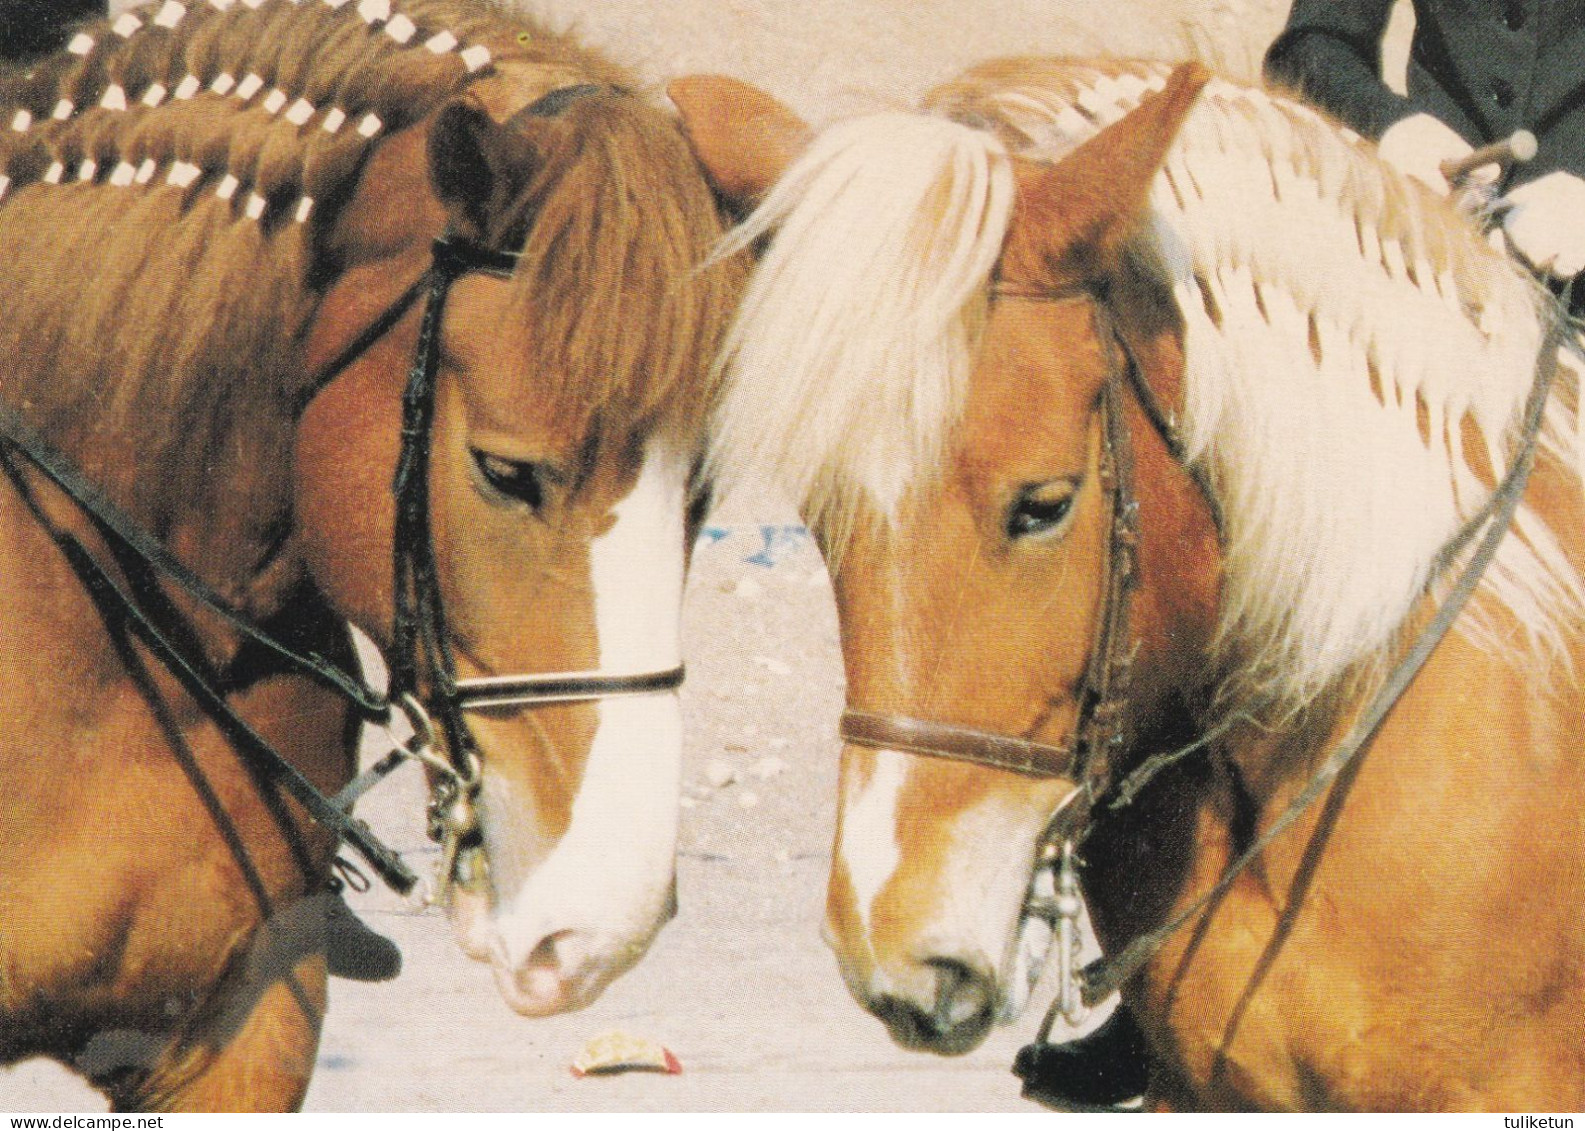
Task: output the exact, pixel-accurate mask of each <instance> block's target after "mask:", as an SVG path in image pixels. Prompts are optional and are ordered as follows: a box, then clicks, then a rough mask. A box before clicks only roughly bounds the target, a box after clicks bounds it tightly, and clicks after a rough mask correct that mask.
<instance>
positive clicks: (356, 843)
mask: <svg viewBox="0 0 1585 1131" xmlns="http://www.w3.org/2000/svg"><path fill="white" fill-rule="evenodd" d="M8 450H14V451H21V449H18V448H15V447H14V446H10V445H9V444H8ZM23 454H26V453H23ZM7 470H8V471H11V472H12V474H14V470H12V468H11V465H10V464H9V463H8V464H7ZM62 537H63V538H64V539H66V540H67V541H68V543H69V545H70V547H71V552H69V553H68V559H69V560H70V562H71V564H72V568H73V569H74V570H75V571H76V573H77V575H78V576H79V577H80V578H82V580H83V584H84V585H85V586H86V587H87V589H88V591H89V593H90V594H91V595H93V596H94V597H95V598H97V599H98V601H99V602H100V603H101V604H102V605H108V606H109V607H110V608H113V609H114V610H115V611H117V612H118V613H119V614H120V615H121V617H122V618H123V622H124V623H125V624H126V625H127V626H128V627H130V628H131V629H132V630H133V631H134V632H135V633H136V634H137V636H138V638H139V639H141V640H142V641H143V642H144V643H145V644H146V645H147V646H148V648H149V650H150V651H151V652H153V653H154V655H155V657H156V658H157V659H158V660H159V661H160V663H161V664H162V665H164V667H165V668H166V669H167V670H168V671H170V672H171V674H172V675H174V676H175V677H176V678H177V680H178V681H180V683H181V684H182V686H183V687H184V688H185V689H186V690H187V693H188V694H189V695H191V696H192V697H193V698H194V699H195V700H196V701H197V702H198V703H199V705H200V706H202V707H203V708H204V710H205V711H206V712H207V713H208V714H209V715H210V717H211V718H213V719H214V720H215V721H216V723H218V724H219V725H220V727H221V729H222V730H224V731H225V732H226V734H227V736H228V737H229V738H230V740H231V741H232V743H233V744H234V745H235V747H236V748H237V750H238V752H239V753H241V754H242V756H243V757H244V758H246V759H247V760H248V761H249V762H250V763H251V764H252V765H253V766H254V768H255V769H257V770H258V771H259V772H260V773H261V774H263V775H264V777H266V778H267V779H269V780H270V781H272V782H275V783H277V784H279V785H280V786H282V787H283V788H284V789H285V790H286V791H287V792H288V793H290V794H291V795H292V796H293V797H294V798H296V799H297V801H298V802H299V803H300V804H301V805H302V806H303V808H304V809H306V810H307V811H308V814H309V816H310V817H311V818H312V819H313V820H315V821H317V822H318V823H320V824H321V825H323V826H325V827H326V828H327V829H329V830H330V831H331V832H333V833H335V834H336V836H338V837H339V838H341V839H342V840H344V841H346V842H347V843H348V844H349V845H351V846H352V848H353V849H354V850H355V851H356V852H357V853H358V855H360V856H362V857H363V858H364V860H366V861H367V862H368V864H369V866H370V867H371V868H373V869H374V870H375V872H377V873H378V874H379V876H380V878H381V879H382V880H384V881H385V882H386V883H387V884H389V885H390V886H391V887H392V888H393V889H395V890H396V891H398V892H400V893H401V894H403V895H405V894H407V893H408V892H409V891H411V890H412V889H413V886H414V885H415V884H416V883H417V882H418V877H417V876H416V875H415V874H414V873H413V871H412V870H411V869H410V868H408V866H407V864H406V863H405V862H404V861H403V860H402V858H401V856H399V855H398V854H397V853H396V852H394V851H392V850H391V849H390V848H388V847H387V846H386V845H385V844H383V843H382V842H381V841H380V840H379V838H378V837H376V836H375V835H374V833H373V832H372V831H371V830H370V828H369V826H368V825H367V824H365V823H364V822H363V821H359V820H356V819H354V818H353V817H351V816H350V815H349V814H347V813H345V812H343V811H342V810H340V809H338V808H336V807H335V805H334V804H333V803H332V802H331V801H329V800H328V799H327V798H326V797H325V795H324V794H322V793H320V792H319V790H318V789H317V788H316V787H315V786H314V784H313V783H312V782H310V781H309V780H308V779H307V778H306V777H304V776H303V774H302V772H301V771H300V770H298V769H297V767H296V766H294V765H292V764H291V763H290V762H289V761H287V760H286V758H285V757H283V756H282V754H281V753H280V751H278V750H276V749H275V747H274V746H273V745H271V744H270V742H269V740H268V739H266V738H265V737H264V736H263V735H261V734H260V733H259V732H258V731H256V730H254V729H253V727H251V726H250V725H249V724H248V723H247V721H246V720H244V719H243V718H242V716H241V715H239V714H237V712H236V710H235V709H234V708H233V707H232V706H231V704H230V703H228V702H227V701H226V698H225V696H224V695H223V694H222V693H220V692H219V691H217V690H215V686H214V683H215V681H214V679H213V678H212V676H211V675H210V674H209V673H206V672H204V671H202V670H200V662H199V661H195V660H193V659H192V658H191V657H189V656H188V655H187V654H186V653H185V651H184V650H183V648H182V647H181V646H180V645H178V644H177V643H176V642H175V641H173V640H172V639H171V637H170V635H169V634H168V633H167V632H166V631H165V630H164V629H162V628H161V627H160V626H159V625H158V624H156V623H155V622H154V620H153V618H151V617H150V616H149V615H148V614H147V613H146V612H145V611H144V609H143V607H142V605H141V604H140V602H139V601H138V599H137V598H136V597H135V596H133V595H132V594H131V593H130V592H128V591H127V589H126V588H125V587H124V586H122V585H121V584H120V583H119V582H117V581H116V579H115V578H114V577H112V576H111V574H110V571H109V570H107V569H106V568H105V567H104V566H103V565H102V564H100V562H99V561H98V559H96V558H95V557H94V556H93V555H92V554H90V553H89V552H88V550H87V549H86V547H84V546H83V545H82V543H81V542H80V541H78V540H77V539H76V538H75V537H73V536H71V535H70V534H64V535H62ZM63 548H64V547H63Z"/></svg>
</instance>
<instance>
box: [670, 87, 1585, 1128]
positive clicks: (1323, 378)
mask: <svg viewBox="0 0 1585 1131" xmlns="http://www.w3.org/2000/svg"><path fill="white" fill-rule="evenodd" d="M673 97H674V99H675V100H677V101H678V103H679V105H680V106H682V107H683V110H684V118H685V124H686V126H687V128H688V130H689V132H690V135H691V136H692V138H693V140H694V142H695V145H696V148H697V149H698V151H699V152H700V153H701V154H702V155H703V156H704V157H705V159H706V164H707V165H708V166H709V167H710V168H711V170H712V175H713V177H714V179H715V181H716V183H717V184H718V185H720V186H721V187H722V188H723V189H726V190H728V191H730V192H734V193H736V194H738V195H739V196H740V197H743V198H745V199H749V200H760V204H759V208H758V211H756V212H755V213H754V214H753V215H752V216H750V218H749V219H748V220H747V221H746V223H745V225H744V227H743V228H742V229H741V231H740V233H739V234H738V235H737V236H736V238H735V241H734V243H733V244H732V245H731V246H747V245H749V244H750V243H755V244H758V243H759V242H761V241H763V244H764V247H763V252H762V257H761V260H760V264H759V266H758V268H757V273H756V275H755V277H754V279H753V281H752V282H751V284H750V288H749V291H748V293H747V297H746V300H745V304H744V306H743V308H742V310H741V314H740V317H739V321H738V323H737V325H736V328H735V330H734V331H733V333H732V336H731V337H730V339H729V347H728V348H729V351H730V370H729V385H728V388H727V390H726V392H725V394H724V397H723V402H722V410H721V415H720V425H719V428H720V439H719V447H718V449H717V454H716V457H715V459H716V461H717V462H718V464H719V466H720V467H721V468H722V469H723V470H724V471H726V472H728V473H730V474H732V475H755V476H758V475H769V476H771V477H773V478H775V479H776V480H778V481H779V482H781V483H782V484H783V485H785V486H786V487H787V488H788V489H789V490H790V491H791V492H792V493H793V495H794V496H795V497H796V498H798V499H800V500H802V501H803V505H804V507H805V510H806V513H807V515H808V517H809V520H810V522H811V523H812V525H813V527H814V528H815V530H816V532H817V534H818V536H819V537H820V538H821V540H822V542H823V545H824V548H825V550H826V552H827V554H828V557H829V559H830V560H831V562H832V563H833V564H834V566H835V581H836V593H837V603H838V609H839V612H840V617H841V626H842V637H843V649H844V654H845V660H846V666H847V676H848V704H849V708H848V711H847V713H846V714H845V715H844V719H843V724H842V732H843V735H844V737H845V739H846V741H847V745H846V746H845V749H844V753H843V766H842V785H841V790H842V792H841V802H840V817H839V826H838V834H837V846H836V855H835V862H834V868H833V872H832V878H831V887H830V894H829V919H828V929H829V933H830V935H831V937H832V939H833V942H834V945H835V948H836V951H837V954H838V956H839V959H840V962H841V966H842V971H843V974H844V977H845V978H846V980H847V983H848V985H849V986H850V987H851V989H852V990H853V992H854V994H855V995H856V996H857V997H858V999H859V1000H860V1001H861V1002H863V1003H865V1004H866V1005H868V1006H869V1008H870V1009H872V1010H873V1011H874V1012H875V1013H877V1014H878V1015H879V1016H880V1017H882V1018H883V1019H884V1020H885V1021H886V1023H887V1024H888V1026H889V1027H890V1029H891V1031H892V1033H893V1035H894V1036H895V1037H896V1038H897V1039H899V1040H900V1041H902V1042H904V1043H906V1044H908V1045H911V1046H915V1047H919V1048H925V1049H933V1050H935V1051H939V1052H953V1051H960V1050H962V1049H965V1048H968V1047H972V1046H973V1045H974V1044H976V1043H977V1042H978V1041H979V1040H980V1039H981V1038H982V1036H983V1035H984V1033H985V1032H986V1030H987V1028H988V1027H989V1026H990V1025H991V1024H992V1022H993V1021H994V1020H995V1018H996V1017H997V1016H998V1014H1001V1013H1003V1012H1005V1011H1008V1010H1010V1009H1012V1008H1015V1007H1016V1006H1017V1005H1018V1003H1019V1002H1020V1001H1022V1000H1023V999H1024V997H1025V991H1026V986H1025V985H1024V983H1025V982H1026V981H1027V976H1028V972H1029V970H1030V968H1031V967H1032V966H1034V968H1036V969H1038V965H1037V964H1036V963H1035V962H1034V960H1032V959H1031V958H1030V957H1028V956H1025V955H1022V954H1021V944H1020V942H1019V938H1020V934H1021V933H1022V934H1023V935H1025V936H1026V937H1028V938H1037V937H1038V936H1040V935H1042V934H1043V933H1044V930H1043V929H1041V930H1036V929H1033V928H1035V927H1039V926H1040V924H1039V923H1038V922H1031V919H1030V910H1031V909H1033V910H1037V911H1039V912H1040V915H1046V914H1048V913H1049V914H1051V915H1052V917H1053V919H1054V921H1056V922H1057V924H1058V925H1059V926H1060V925H1061V923H1062V922H1063V920H1064V919H1065V917H1067V916H1068V915H1070V914H1071V913H1072V911H1073V909H1074V908H1075V907H1076V903H1073V902H1072V901H1071V900H1064V899H1063V898H1062V895H1063V892H1062V891H1061V889H1060V887H1059V888H1058V890H1057V891H1055V892H1052V891H1051V890H1050V889H1047V890H1046V891H1045V892H1044V893H1042V894H1043V895H1044V899H1040V900H1035V901H1032V902H1031V901H1030V900H1029V899H1028V898H1027V894H1026V889H1028V888H1029V887H1030V879H1031V872H1032V869H1036V870H1037V875H1038V874H1039V873H1040V872H1047V873H1048V874H1049V871H1048V869H1049V868H1052V867H1056V866H1057V863H1058V862H1059V861H1060V859H1061V858H1062V850H1063V848H1064V847H1065V846H1071V847H1073V848H1074V849H1076V853H1077V856H1076V858H1074V857H1069V859H1070V860H1072V864H1071V865H1070V867H1071V868H1073V869H1074V870H1076V872H1077V876H1078V878H1079V879H1080V880H1081V881H1082V887H1083V892H1084V894H1085V895H1086V896H1087V898H1088V901H1089V905H1090V909H1091V912H1092V914H1093V916H1094V920H1095V924H1096V927H1097V930H1098V933H1099V935H1100V937H1101V940H1102V943H1103V947H1104V948H1105V949H1106V951H1107V952H1108V955H1109V957H1110V958H1111V960H1112V961H1114V962H1120V963H1121V965H1113V966H1110V967H1103V968H1102V969H1100V970H1097V971H1092V972H1091V973H1090V975H1089V977H1088V978H1087V979H1085V981H1084V984H1085V985H1086V986H1087V987H1088V989H1089V991H1090V992H1091V994H1092V995H1093V994H1098V993H1100V992H1104V990H1105V989H1106V987H1107V985H1108V984H1109V983H1110V982H1111V981H1114V980H1115V981H1121V982H1123V983H1124V996H1125V1000H1126V1001H1127V1002H1128V1003H1129V1004H1130V1005H1131V1007H1132V1008H1133V1009H1134V1010H1135V1012H1136V1014H1137V1015H1138V1017H1139V1018H1140V1020H1141V1023H1142V1025H1143V1027H1144V1028H1145V1030H1146V1032H1147V1035H1148V1037H1149V1040H1150V1045H1151V1050H1152V1056H1153V1059H1154V1062H1155V1072H1154V1076H1153V1089H1154V1093H1155V1097H1156V1101H1157V1103H1158V1104H1159V1105H1160V1106H1164V1107H1166V1106H1173V1107H1218V1108H1224V1107H1225V1108H1237V1107H1262V1108H1326V1109H1395V1108H1424V1109H1472V1108H1502V1109H1508V1110H1520V1109H1529V1108H1538V1107H1539V1108H1557V1107H1559V1106H1562V1107H1565V1108H1575V1107H1578V1106H1580V1105H1581V1104H1582V1103H1585V929H1582V927H1581V912H1580V909H1581V907H1582V906H1585V772H1582V771H1585V758H1582V749H1581V729H1580V726H1579V720H1580V718H1581V717H1582V709H1585V701H1582V700H1585V693H1582V687H1581V683H1580V665H1581V663H1582V662H1585V588H1582V584H1581V578H1580V572H1579V571H1580V567H1581V564H1582V562H1585V508H1582V497H1581V486H1580V469H1579V456H1580V444H1579V438H1578V429H1577V424H1576V417H1577V402H1578V381H1577V370H1576V369H1574V368H1573V367H1572V365H1571V364H1570V363H1569V362H1568V359H1566V358H1563V359H1561V362H1562V364H1555V363H1554V359H1555V358H1557V357H1558V351H1557V344H1558V342H1559V340H1560V338H1561V329H1560V327H1559V326H1558V325H1557V323H1556V321H1555V319H1554V316H1553V311H1552V307H1551V304H1550V301H1549V299H1548V298H1547V296H1546V295H1545V294H1544V292H1543V291H1542V289H1541V288H1539V287H1538V286H1536V285H1535V283H1534V282H1533V281H1532V280H1531V279H1530V278H1529V277H1528V276H1526V275H1525V274H1523V273H1522V272H1521V271H1520V270H1519V269H1518V268H1517V267H1515V266H1514V264H1513V263H1511V262H1510V261H1509V260H1508V259H1507V258H1506V257H1505V256H1504V255H1503V254H1501V253H1500V252H1498V251H1495V250H1492V249H1491V248H1490V247H1489V246H1488V245H1487V244H1486V242H1485V241H1484V239H1483V238H1482V236H1481V234H1480V233H1479V231H1478V230H1477V228H1476V227H1475V226H1474V225H1473V224H1471V223H1470V222H1469V221H1468V219H1467V218H1466V217H1464V216H1462V215H1460V214H1458V212H1456V211H1455V209H1453V208H1452V207H1450V206H1448V205H1447V204H1446V203H1445V202H1443V201H1441V200H1440V199H1438V198H1435V197H1433V196H1432V195H1431V194H1430V193H1428V192H1426V191H1424V190H1423V189H1421V188H1420V187H1419V186H1418V185H1417V184H1416V183H1413V182H1408V181H1405V180H1403V179H1401V178H1400V177H1398V176H1397V175H1396V174H1395V173H1393V171H1392V170H1390V169H1389V168H1388V167H1386V166H1384V165H1383V164H1381V163H1380V161H1379V160H1378V159H1377V157H1376V155H1375V153H1374V151H1373V149H1372V148H1371V147H1370V146H1369V145H1368V144H1367V143H1365V142H1362V141H1361V140H1360V139H1359V138H1357V137H1354V136H1352V135H1350V134H1348V133H1347V132H1346V131H1344V130H1341V129H1340V128H1339V127H1337V126H1336V125H1335V124H1333V123H1330V122H1328V121H1326V120H1324V119H1322V118H1321V117H1320V116H1319V115H1317V114H1315V113H1314V112H1312V111H1310V110H1309V109H1307V108H1305V107H1303V106H1300V105H1297V104H1295V103H1292V102H1289V101H1287V100H1285V99H1283V98H1280V97H1277V96H1274V95H1271V94H1268V93H1266V92H1263V91H1259V90H1253V89H1246V88H1242V87H1238V86H1235V85H1232V84H1230V83H1226V82H1222V81H1215V80H1212V81H1210V82H1209V83H1208V85H1207V76H1206V75H1205V73H1204V72H1203V71H1201V70H1199V69H1198V68H1195V67H1192V66H1191V67H1187V68H1184V69H1183V70H1181V71H1179V72H1176V73H1175V74H1174V75H1173V77H1172V78H1171V79H1170V80H1169V77H1168V71H1167V69H1166V68H1165V67H1162V66H1159V65H1155V64H1143V63H1128V62H1117V63H1110V64H1083V63H1067V62H1062V61H1056V60H1012V61H1005V62H1000V63H994V64H987V65H984V66H982V67H980V68H977V69H975V70H973V71H971V72H969V73H968V74H966V75H964V76H963V77H962V78H961V79H959V80H957V81H955V82H953V83H951V84H948V85H947V86H945V87H943V88H942V89H940V90H938V91H937V92H935V93H934V94H933V95H931V96H930V98H929V99H928V101H927V103H926V107H925V110H924V112H922V113H914V114H904V113H889V114H880V115H875V116H872V117H865V118H859V119H856V120H852V121H847V122H842V123H839V124H837V125H834V126H832V127H830V128H828V129H826V130H824V131H822V132H820V133H819V134H811V133H810V132H809V131H808V130H807V129H806V128H805V127H803V126H802V124H801V123H799V122H797V121H796V120H795V119H793V118H792V117H791V116H790V115H789V114H787V113H786V112H785V111H783V110H781V109H780V108H779V107H778V106H777V105H776V104H775V103H773V102H772V101H770V100H769V99H768V98H766V97H764V96H763V95H759V94H758V93H757V92H754V91H752V90H746V89H744V88H743V87H742V86H741V84H734V83H732V82H730V81H729V80H719V79H691V80H687V81H685V82H683V83H680V84H678V85H677V86H676V87H675V89H674V92H673ZM1554 375H1555V377H1554ZM1549 389H1550V394H1549ZM1531 436H1534V443H1532V442H1531V440H1530V439H1529V437H1531ZM1532 453H1534V471H1533V474H1531V475H1530V476H1529V479H1528V482H1527V483H1526V480H1525V479H1524V474H1525V471H1526V468H1527V467H1528V466H1529V464H1530V461H1531V454H1532ZM1521 493H1522V495H1521ZM1521 499H1522V501H1521ZM1510 510H1512V511H1513V513H1512V515H1511V517H1512V522H1511V529H1508V531H1507V534H1506V536H1503V535H1502V533H1501V532H1502V530H1503V529H1504V528H1505V527H1506V526H1508V525H1509V524H1508V523H1506V522H1505V519H1506V518H1507V517H1508V514H1507V513H1506V512H1509V511H1510ZM1492 554H1494V555H1495V556H1494V559H1493V560H1491V561H1490V564H1489V566H1488V567H1487V568H1485V570H1484V573H1483V574H1479V573H1475V572H1471V570H1473V569H1477V568H1479V563H1480V562H1481V561H1482V560H1483V559H1485V558H1487V557H1488V556H1489V555H1492ZM1465 590H1469V591H1470V592H1472V593H1473V599H1472V600H1471V601H1469V603H1468V604H1467V605H1465V606H1463V607H1462V609H1463V611H1462V613H1461V614H1460V613H1459V609H1460V605H1459V604H1457V601H1458V600H1461V599H1462V595H1463V593H1464V592H1465ZM1438 608H1445V609H1446V610H1447V613H1446V614H1445V615H1446V616H1447V617H1452V616H1454V615H1457V619H1456V622H1454V624H1453V628H1452V631H1451V632H1449V633H1448V634H1447V635H1445V636H1444V637H1442V638H1441V640H1440V644H1436V643H1435V638H1434V637H1426V636H1421V635H1420V632H1421V630H1422V628H1424V627H1426V626H1427V625H1428V624H1429V625H1430V626H1431V627H1433V628H1439V627H1440V626H1439V625H1436V623H1435V619H1434V618H1436V617H1437V614H1436V613H1435V612H1434V610H1435V609H1438ZM1427 648H1430V649H1431V651H1430V652H1429V659H1428V661H1427V662H1425V663H1424V666H1423V667H1421V668H1420V669H1419V671H1418V675H1417V677H1414V678H1413V679H1412V681H1411V682H1409V685H1408V688H1407V690H1406V691H1404V692H1403V693H1402V695H1401V697H1400V698H1398V699H1397V700H1396V704H1395V705H1390V704H1391V693H1392V691H1393V690H1394V688H1395V685H1397V684H1398V683H1401V682H1403V681H1404V680H1407V679H1409V677H1411V676H1413V675H1414V671H1413V667H1412V664H1413V662H1414V661H1415V660H1417V659H1418V658H1419V657H1418V655H1417V653H1418V652H1420V651H1423V650H1425V649H1427ZM1405 657H1408V662H1407V663H1405V660H1404V658H1405ZM1383 712H1385V718H1384V720H1382V719H1381V718H1380V717H1379V716H1381V715H1382V713H1383ZM1356 730H1357V732H1358V733H1352V732H1355V731H1356ZM1372 738H1373V741H1372ZM1168 755H1170V756H1168ZM1152 756H1155V757H1152ZM1311 800H1313V804H1312V803H1307V802H1309V801H1311ZM1057 870H1058V871H1059V872H1060V871H1064V870H1065V869H1062V868H1060V867H1058V868H1057ZM1037 918H1038V917H1037ZM1180 919H1181V920H1182V923H1181V928H1182V929H1176V930H1170V929H1168V930H1167V931H1166V933H1162V934H1156V933H1154V932H1156V931H1157V929H1158V928H1171V927H1173V926H1174V925H1176V924H1178V921H1179V920H1180ZM1058 957H1059V959H1061V958H1062V957H1064V956H1062V955H1058ZM1062 989H1063V990H1064V992H1068V991H1069V990H1070V987H1068V986H1066V985H1064V986H1063V987H1062Z"/></svg>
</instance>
